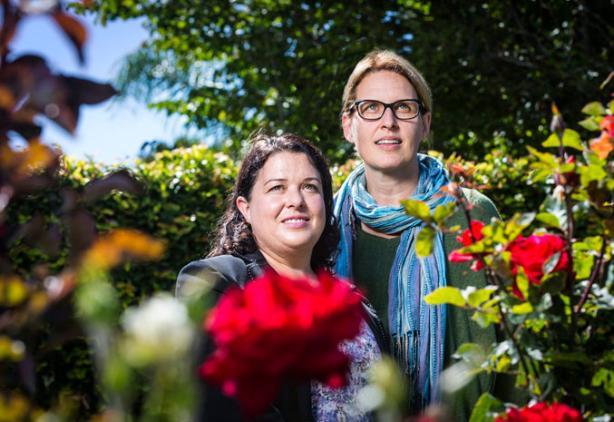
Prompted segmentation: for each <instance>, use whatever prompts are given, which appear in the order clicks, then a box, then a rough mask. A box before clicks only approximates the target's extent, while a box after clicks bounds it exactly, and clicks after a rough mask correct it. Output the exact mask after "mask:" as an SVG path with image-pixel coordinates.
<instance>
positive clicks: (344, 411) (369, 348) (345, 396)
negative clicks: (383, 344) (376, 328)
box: [311, 322, 381, 422]
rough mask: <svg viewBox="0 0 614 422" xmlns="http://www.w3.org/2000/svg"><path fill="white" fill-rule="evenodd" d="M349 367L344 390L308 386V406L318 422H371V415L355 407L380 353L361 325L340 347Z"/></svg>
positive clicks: (364, 327)
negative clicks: (309, 387)
mask: <svg viewBox="0 0 614 422" xmlns="http://www.w3.org/2000/svg"><path fill="white" fill-rule="evenodd" d="M340 348H341V350H342V351H343V352H344V353H345V354H347V355H348V356H349V357H350V359H351V360H352V363H351V365H350V372H349V376H348V383H347V385H346V386H345V387H343V388H339V389H334V388H330V387H327V386H326V385H324V384H322V383H319V382H313V383H312V386H311V391H312V393H311V406H312V409H313V415H314V417H315V420H316V421H318V422H327V421H339V422H341V421H357V422H362V421H372V420H374V419H373V417H372V415H370V414H366V413H365V412H364V411H363V410H361V409H360V407H359V406H358V404H357V400H356V396H357V394H358V392H359V391H360V390H361V389H362V388H363V387H364V386H366V385H367V384H368V383H369V369H370V368H371V365H372V364H373V362H375V361H377V360H379V359H380V358H381V352H380V349H379V346H378V345H377V341H376V339H375V336H374V335H373V332H372V331H371V329H370V328H369V326H368V325H367V323H366V322H363V324H362V327H361V329H360V333H359V334H358V336H356V338H354V339H352V340H348V341H345V342H344V343H342V344H341V346H340Z"/></svg>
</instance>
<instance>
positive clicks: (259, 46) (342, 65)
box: [83, 0, 614, 162]
mask: <svg viewBox="0 0 614 422" xmlns="http://www.w3.org/2000/svg"><path fill="white" fill-rule="evenodd" d="M90 9H93V10H94V11H95V12H96V13H98V16H99V17H100V19H101V21H102V22H106V21H107V20H112V19H127V18H133V17H144V18H146V20H145V22H146V23H145V25H146V26H147V28H148V29H149V31H150V33H151V39H150V41H149V42H148V43H147V44H146V45H144V46H143V48H142V49H141V50H140V51H138V52H137V53H135V54H134V55H133V56H132V57H130V58H129V60H128V61H127V62H126V64H125V66H124V68H123V71H122V74H121V77H120V81H119V82H120V84H119V85H120V89H121V90H122V91H123V92H124V94H125V95H135V96H137V97H139V98H141V99H144V100H146V101H148V102H150V103H151V104H152V105H153V106H154V107H156V108H159V109H161V110H165V111H166V112H168V113H179V114H181V115H184V116H186V117H187V118H188V120H189V122H190V124H191V125H194V126H196V127H198V128H203V129H205V130H206V133H207V135H209V136H210V137H211V138H212V139H213V140H214V141H217V142H218V143H226V144H228V145H231V146H232V147H234V149H235V151H236V150H238V149H239V147H240V145H241V140H243V139H245V138H246V137H247V136H248V135H249V133H251V132H252V131H254V130H256V129H258V128H268V129H274V130H284V131H293V132H297V133H300V134H301V135H304V136H307V137H309V138H311V139H312V140H314V141H315V142H316V143H318V145H319V146H320V147H321V148H323V149H324V151H325V152H326V154H327V155H328V157H329V158H331V160H332V161H336V162H342V161H344V160H345V159H347V158H348V156H349V155H350V153H351V145H349V144H348V143H346V142H343V138H342V134H341V130H340V127H339V111H340V107H341V93H342V90H343V86H344V83H345V81H346V79H347V77H348V76H349V74H350V72H351V70H352V68H353V66H354V65H355V63H356V62H357V61H358V60H359V59H360V58H361V57H362V56H363V55H364V54H366V53H367V52H368V51H370V50H372V49H373V48H387V49H392V50H395V51H397V52H399V53H401V54H403V55H404V56H406V57H407V58H408V59H409V60H410V61H412V62H413V63H414V64H415V65H416V66H417V67H418V68H419V69H420V70H421V71H422V72H423V73H424V75H425V77H426V79H427V80H428V81H429V83H430V85H431V88H432V91H433V97H434V110H433V112H434V116H433V117H434V118H433V126H432V130H433V142H434V147H435V148H437V149H440V150H443V151H445V152H452V151H461V152H462V153H463V154H464V155H465V156H467V157H468V158H474V159H475V158H477V157H480V156H482V155H483V154H484V153H485V152H486V151H487V150H488V149H489V148H492V147H493V146H494V142H495V141H493V139H501V137H497V136H493V135H495V134H499V135H503V137H504V138H505V139H507V140H508V146H507V148H508V149H509V150H510V151H517V152H524V149H525V145H530V144H536V143H537V142H541V141H542V140H543V139H544V135H545V134H546V132H547V121H546V119H547V116H548V113H547V110H549V108H550V105H551V102H552V101H555V102H556V103H557V105H558V107H559V109H561V110H562V111H563V112H564V113H565V114H566V115H567V120H568V121H572V122H573V121H575V120H578V118H579V116H577V115H573V114H572V113H573V112H576V110H580V108H581V106H582V105H583V104H584V103H586V101H587V99H604V100H605V99H606V94H605V93H604V92H602V91H600V88H599V86H600V84H601V83H602V82H603V81H604V80H605V79H606V77H607V76H608V74H609V72H610V71H611V68H610V64H611V40H612V39H613V38H614V37H613V31H612V26H611V25H609V23H608V21H607V16H611V15H612V12H614V10H613V9H614V8H613V7H612V6H611V4H610V2H609V1H607V0H600V1H593V2H590V3H587V2H583V1H580V0H573V1H566V2H561V1H559V0H547V1H541V2H522V3H515V2H503V1H484V2H479V3H477V2H473V1H469V0H456V1H451V2H450V1H446V2H444V1H436V0H434V1H417V0H416V1H413V0H383V1H377V2H376V1H367V0H356V1H354V2H351V3H347V2H342V1H327V2H321V1H272V0H242V1H232V2H229V1H222V0H211V1H207V2H206V3H204V4H203V3H200V2H194V1H189V0H176V1H172V2H162V1H156V2H152V1H130V2H126V1H119V0H109V1H96V2H93V4H92V5H91V6H90ZM83 10H85V9H83Z"/></svg>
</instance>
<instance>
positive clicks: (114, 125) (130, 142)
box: [12, 16, 183, 163]
mask: <svg viewBox="0 0 614 422" xmlns="http://www.w3.org/2000/svg"><path fill="white" fill-rule="evenodd" d="M81 20H82V21H83V22H84V23H85V24H86V26H87V28H88V31H89V40H88V42H87V44H86V49H85V56H86V64H85V66H80V65H79V63H78V61H77V56H76V54H75V53H74V51H73V49H72V47H71V45H70V44H69V43H68V41H67V40H66V39H65V38H64V35H63V34H62V33H61V32H60V30H59V29H58V28H56V26H55V24H54V23H53V22H52V21H51V19H49V18H47V17H46V16H29V17H28V18H26V19H25V20H24V21H22V24H21V25H20V27H19V29H18V32H17V34H16V37H15V39H14V41H13V43H12V50H13V53H14V54H15V55H20V54H23V53H35V54H39V55H41V56H43V57H45V58H46V59H47V61H48V63H49V65H50V66H51V67H52V68H53V69H54V70H56V71H57V72H59V73H65V74H70V75H74V76H79V77H84V78H88V79H94V80H97V81H101V82H112V80H113V78H114V77H115V75H116V74H117V72H118V71H119V68H120V64H121V59H122V58H123V57H125V56H126V55H127V54H129V53H131V52H133V51H135V50H136V49H138V48H139V46H140V45H141V43H142V42H143V41H144V40H146V39H147V32H146V31H145V29H143V27H142V25H141V23H140V22H139V21H128V22H125V21H122V22H110V23H108V24H107V26H106V27H102V26H100V25H96V24H95V23H94V19H93V18H87V17H86V18H81ZM182 132H183V126H182V124H181V122H180V121H179V119H177V118H175V119H172V118H171V119H167V118H166V116H165V115H164V114H162V113H157V112H155V111H153V110H149V109H147V108H146V106H145V105H143V104H140V103H138V102H137V101H135V100H127V101H123V102H118V101H113V100H110V101H107V102H105V103H102V104H99V105H96V106H83V107H82V108H81V118H80V121H79V126H78V128H77V133H76V135H75V136H74V137H72V136H70V135H69V134H67V133H65V132H64V131H62V130H61V129H59V128H58V127H57V126H55V125H54V124H53V123H48V122H45V125H44V131H43V139H44V140H45V141H46V142H47V143H57V144H59V145H60V146H61V147H62V149H63V150H64V152H65V153H66V154H68V155H73V156H77V157H80V158H86V157H91V158H93V159H94V160H95V161H99V162H104V163H112V162H117V161H125V160H132V159H133V158H134V157H135V156H136V154H137V153H138V150H139V147H140V146H141V144H142V143H143V142H144V141H147V140H153V139H162V140H172V139H174V138H175V137H176V136H178V135H179V134H181V133H182Z"/></svg>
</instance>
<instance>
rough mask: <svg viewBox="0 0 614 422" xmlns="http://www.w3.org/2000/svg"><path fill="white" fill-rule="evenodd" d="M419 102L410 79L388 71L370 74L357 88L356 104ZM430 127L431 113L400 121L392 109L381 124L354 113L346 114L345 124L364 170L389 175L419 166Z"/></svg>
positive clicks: (383, 117) (344, 128)
mask: <svg viewBox="0 0 614 422" xmlns="http://www.w3.org/2000/svg"><path fill="white" fill-rule="evenodd" d="M417 98H418V94H417V93H416V90H415V88H414V87H413V85H412V84H411V83H410V82H409V80H407V78H405V77H404V76H403V75H400V74H398V73H395V72H391V71H388V70H381V71H378V72H374V73H370V74H368V75H367V76H366V77H365V78H364V79H363V80H362V81H361V82H360V83H359V84H358V86H357V87H356V100H357V101H360V100H378V101H381V102H383V103H394V102H395V101H399V100H404V99H417ZM430 123H431V115H430V113H425V114H424V115H418V116H417V117H416V118H414V119H412V120H399V119H397V118H396V117H395V116H394V114H393V113H392V110H391V109H390V108H387V109H386V111H385V112H384V115H383V116H382V117H381V118H380V119H379V120H364V119H362V118H361V117H360V116H359V115H358V113H357V112H356V111H354V112H353V113H351V114H348V113H345V114H344V115H343V121H342V124H343V133H344V136H345V139H346V140H347V141H349V142H351V143H353V144H354V146H355V147H356V152H357V153H358V155H359V156H360V158H362V160H363V161H364V163H365V167H366V168H367V169H368V170H370V171H375V172H381V173H386V174H395V173H398V172H405V171H411V168H412V166H417V160H416V157H417V154H418V149H419V145H420V142H421V141H422V139H424V137H425V136H426V135H427V134H428V131H429V129H430Z"/></svg>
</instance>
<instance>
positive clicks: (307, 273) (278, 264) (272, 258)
mask: <svg viewBox="0 0 614 422" xmlns="http://www.w3.org/2000/svg"><path fill="white" fill-rule="evenodd" d="M260 253H261V254H262V255H263V256H264V259H266V262H267V264H269V266H270V267H271V268H273V269H274V270H275V271H276V272H277V273H278V274H281V275H284V276H287V277H292V278H304V277H307V278H313V277H315V273H314V272H313V269H312V268H311V254H303V255H298V254H297V256H295V257H283V258H282V257H281V256H279V255H277V254H275V253H270V252H268V251H264V250H260Z"/></svg>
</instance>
